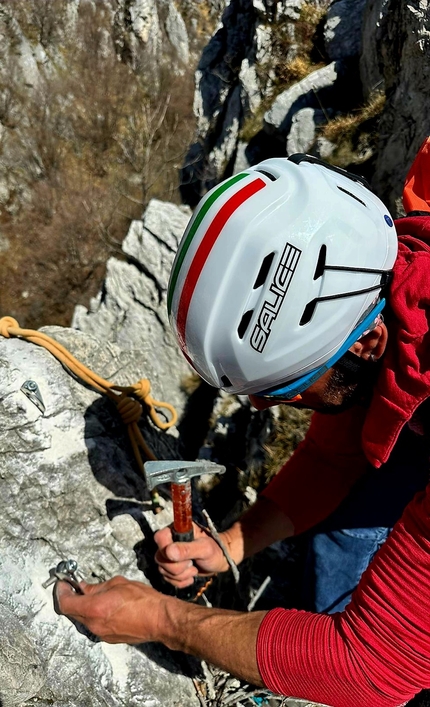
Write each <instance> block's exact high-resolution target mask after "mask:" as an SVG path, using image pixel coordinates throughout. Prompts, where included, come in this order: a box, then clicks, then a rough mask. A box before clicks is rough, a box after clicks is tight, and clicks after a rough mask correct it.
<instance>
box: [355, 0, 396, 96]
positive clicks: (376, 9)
mask: <svg viewBox="0 0 430 707" xmlns="http://www.w3.org/2000/svg"><path fill="white" fill-rule="evenodd" d="M390 1H391V0H367V3H366V7H365V11H364V17H363V46H362V52H361V56H360V75H361V82H362V85H363V93H364V96H365V98H369V96H371V94H372V93H373V92H374V91H376V90H383V89H384V75H383V74H384V67H383V56H384V54H385V50H384V47H383V42H382V40H383V37H384V35H385V32H386V24H387V20H388V14H387V13H388V11H389V8H390Z"/></svg>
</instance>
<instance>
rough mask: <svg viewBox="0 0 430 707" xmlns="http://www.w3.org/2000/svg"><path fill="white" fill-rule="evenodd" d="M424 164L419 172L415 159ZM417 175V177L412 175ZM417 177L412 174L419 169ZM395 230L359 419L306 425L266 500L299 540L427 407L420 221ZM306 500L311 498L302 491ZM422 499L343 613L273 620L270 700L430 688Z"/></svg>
mask: <svg viewBox="0 0 430 707" xmlns="http://www.w3.org/2000/svg"><path fill="white" fill-rule="evenodd" d="M423 158H425V159H427V162H426V161H425V159H423ZM414 168H415V171H414ZM418 168H419V169H418ZM425 177H426V178H427V183H430V140H428V141H426V142H425V143H424V145H423V147H422V149H421V151H420V153H419V156H418V158H417V160H416V162H415V163H414V166H413V168H412V169H411V171H410V173H409V175H408V178H407V183H406V186H408V184H409V185H411V183H412V186H414V184H415V186H414V188H415V192H416V194H418V196H416V198H417V199H418V200H419V201H416V202H414V191H413V189H412V188H410V189H409V191H407V190H406V196H405V204H406V206H407V207H408V208H410V207H411V206H412V208H413V207H414V205H415V204H417V203H419V208H420V209H422V208H423V203H424V204H425V205H426V207H427V210H428V211H429V216H430V201H429V202H427V201H425V200H424V198H423V197H426V196H427V195H426V194H425V193H424V192H423V189H422V184H423V179H424V178H425ZM429 216H413V217H407V218H404V219H399V220H398V221H397V222H396V229H397V233H398V235H399V253H398V258H397V261H396V264H395V267H394V278H393V281H392V284H391V286H390V296H389V300H390V308H391V312H392V316H391V317H390V322H389V336H388V344H387V349H386V352H385V355H384V361H383V367H382V369H381V372H380V375H379V377H378V380H377V383H376V386H375V388H374V394H373V397H372V400H371V403H370V406H369V407H368V408H367V409H364V408H362V407H358V406H357V407H355V408H352V409H351V410H348V411H346V412H344V413H341V414H339V415H334V416H324V415H321V414H319V413H314V415H313V417H312V422H311V426H310V428H309V431H308V434H307V436H306V438H305V440H304V441H303V442H302V444H301V445H299V447H298V448H297V450H296V452H295V453H294V455H293V456H292V458H291V459H290V460H289V461H288V462H287V464H286V465H285V466H284V467H283V468H282V469H281V471H280V472H279V474H278V475H277V476H276V477H275V478H274V479H273V481H272V482H271V483H270V485H269V486H268V487H267V489H266V490H265V491H264V494H263V495H264V496H265V497H267V498H269V499H270V500H272V501H273V502H274V503H276V504H277V505H278V506H279V507H280V508H281V509H282V510H283V511H284V512H285V513H286V515H288V516H289V517H290V518H291V520H292V521H293V523H294V526H295V529H296V532H301V531H303V530H306V529H307V528H309V527H311V526H313V525H315V524H316V523H318V522H319V521H321V520H323V519H324V518H325V517H327V516H328V515H329V514H330V513H331V512H332V511H333V510H334V509H335V508H336V507H337V506H338V505H339V503H340V502H341V501H342V500H343V498H344V497H345V496H346V495H347V493H348V491H349V490H350V488H351V487H352V486H353V484H354V483H355V482H356V480H357V479H358V478H359V477H360V476H361V475H362V474H363V473H364V472H365V470H366V467H367V465H368V463H369V462H370V463H371V464H372V465H373V466H374V467H380V466H381V464H383V463H384V462H386V461H387V459H388V457H389V455H390V453H391V451H392V449H393V446H394V444H395V443H396V440H397V438H398V436H399V433H400V431H401V429H402V427H403V425H404V424H405V423H406V422H407V421H408V420H410V418H411V417H412V415H413V413H414V412H415V410H416V409H417V408H418V407H419V405H420V404H421V403H422V402H423V401H424V400H425V399H426V398H427V397H429V396H430V218H429ZM310 488H311V489H312V494H309V489H310ZM429 587H430V488H429V487H427V489H426V491H423V492H421V493H418V494H417V495H416V496H415V498H414V499H413V500H412V501H411V503H410V504H409V505H408V506H407V507H406V509H405V511H404V514H403V516H402V518H401V519H400V520H399V521H398V523H397V524H396V525H395V527H394V529H393V531H392V533H391V534H390V536H389V538H388V540H387V541H386V543H385V544H384V545H383V547H382V548H381V549H380V550H379V552H378V553H377V555H376V556H375V558H374V560H373V561H372V562H371V564H370V565H369V567H368V569H367V570H366V572H365V573H364V574H363V577H362V579H361V581H360V584H359V586H358V588H357V589H356V591H355V592H354V594H353V598H352V601H351V603H350V604H349V605H348V606H347V608H346V609H345V611H344V612H342V613H339V614H334V615H332V616H328V615H321V614H319V615H318V614H312V613H309V612H304V611H296V610H284V609H274V610H273V611H270V612H268V614H267V615H266V617H265V619H264V620H263V622H262V624H261V627H260V631H259V634H258V639H257V661H258V665H259V669H260V672H261V675H262V677H263V680H264V682H265V684H266V685H267V686H268V687H269V688H270V689H271V690H272V691H274V692H279V693H281V694H284V695H293V696H295V697H303V698H305V699H310V700H314V701H316V702H322V703H324V704H328V705H332V706H333V707H370V706H371V707H398V706H399V705H401V704H404V703H405V702H407V701H408V700H410V699H411V698H412V697H413V696H414V695H415V694H416V693H417V692H418V691H419V690H420V689H422V688H424V687H430V591H429Z"/></svg>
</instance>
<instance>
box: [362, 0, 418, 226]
mask: <svg viewBox="0 0 430 707" xmlns="http://www.w3.org/2000/svg"><path fill="white" fill-rule="evenodd" d="M382 11H383V13H384V15H383V20H382V22H383V27H382V25H381V32H380V35H379V41H378V37H376V38H375V41H376V51H377V52H379V54H380V57H381V65H382V71H383V75H384V80H385V86H386V95H387V102H386V105H385V109H384V112H383V115H382V119H381V124H380V128H379V134H380V139H379V149H378V153H377V161H376V168H375V174H374V177H373V181H372V185H373V186H374V188H375V189H376V191H377V193H378V194H379V196H381V198H382V199H383V200H384V201H385V203H386V204H387V206H388V207H389V208H391V210H392V211H393V212H394V213H395V212H396V206H395V202H396V198H398V197H399V196H400V195H401V193H402V186H403V182H404V178H405V176H406V174H407V171H408V169H409V167H410V165H411V163H412V161H413V159H414V157H415V154H416V152H417V150H418V148H419V146H420V144H421V142H422V141H423V140H424V138H425V137H426V136H427V135H429V134H430V113H429V105H430V83H429V81H428V77H429V75H430V52H429V49H430V4H429V2H428V0H422V1H421V2H419V3H397V2H395V1H394V0H392V1H391V2H389V3H382V4H380V5H379V13H381V12H382Z"/></svg>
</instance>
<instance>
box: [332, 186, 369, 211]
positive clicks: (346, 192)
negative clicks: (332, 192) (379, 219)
mask: <svg viewBox="0 0 430 707" xmlns="http://www.w3.org/2000/svg"><path fill="white" fill-rule="evenodd" d="M337 188H338V189H339V191H343V193H344V194H348V196H352V198H353V199H355V200H356V201H358V202H360V204H363V206H366V204H365V203H364V201H361V199H359V198H358V196H355V194H352V193H351V192H350V191H348V189H344V188H343V187H340V186H339V185H337Z"/></svg>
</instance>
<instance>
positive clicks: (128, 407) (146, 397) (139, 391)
mask: <svg viewBox="0 0 430 707" xmlns="http://www.w3.org/2000/svg"><path fill="white" fill-rule="evenodd" d="M0 335H1V336H4V337H5V338H6V339H9V338H10V337H12V336H17V337H20V338H21V339H25V340H26V341H29V342H31V343H32V344H36V345H37V346H42V347H43V348H45V349H47V350H48V351H50V353H51V354H52V355H53V356H55V358H56V359H58V360H59V361H60V362H61V363H62V364H63V365H64V366H66V368H68V369H69V370H70V371H71V372H72V373H73V374H74V375H75V376H77V377H78V378H80V379H81V380H82V381H84V383H87V384H88V385H90V386H91V387H92V388H95V390H97V391H98V392H99V393H104V394H105V395H107V396H108V397H109V398H110V399H111V400H113V402H114V403H115V405H116V406H117V409H118V412H119V414H120V415H121V417H122V419H123V421H124V423H125V424H126V425H127V431H128V435H129V438H130V442H131V446H132V448H133V452H134V456H135V457H136V461H137V464H138V467H139V469H140V471H141V473H142V474H143V472H144V469H143V461H142V457H141V454H140V449H142V450H143V451H144V453H145V455H146V457H148V459H152V460H155V459H156V457H155V455H154V453H153V452H152V450H151V449H150V448H149V447H148V445H147V444H146V442H145V440H144V439H143V436H142V433H141V431H140V429H139V427H138V424H137V423H138V421H139V420H140V417H141V415H142V412H143V407H142V405H141V403H140V402H139V401H138V400H135V399H134V398H131V397H130V395H134V396H136V397H137V398H139V400H141V401H142V402H143V403H144V404H145V405H146V406H147V408H148V413H149V416H150V418H151V420H152V422H153V423H154V425H156V426H157V427H159V428H160V429H161V430H166V429H168V428H169V427H172V425H174V424H175V423H176V421H177V419H178V415H177V413H176V410H175V408H174V407H173V405H170V403H163V402H160V401H159V400H155V399H154V398H153V397H152V396H151V394H150V390H151V385H150V382H149V380H147V379H146V378H142V380H140V381H138V382H137V383H134V385H129V386H121V385H114V384H113V383H110V382H109V381H107V380H105V379H104V378H102V377H101V376H98V375H97V374H96V373H94V372H93V371H91V370H90V369H89V368H87V367H86V366H84V365H83V363H81V362H80V361H78V360H77V359H76V358H75V357H74V356H72V354H71V353H70V351H68V350H67V349H66V348H64V346H62V345H61V344H59V343H58V341H55V339H51V337H49V336H47V335H46V334H43V333H42V332H40V331H36V330H34V329H21V327H20V326H19V324H18V322H17V321H16V319H13V318H12V317H3V318H1V319H0ZM115 391H116V392H115ZM156 407H157V408H165V409H166V410H168V411H169V413H170V415H171V417H170V420H169V421H168V422H163V421H162V420H160V418H159V417H158V415H157V412H156V410H155V408H156Z"/></svg>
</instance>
